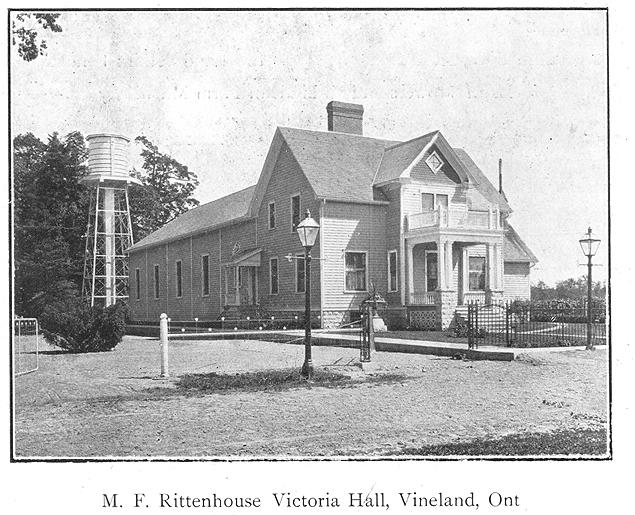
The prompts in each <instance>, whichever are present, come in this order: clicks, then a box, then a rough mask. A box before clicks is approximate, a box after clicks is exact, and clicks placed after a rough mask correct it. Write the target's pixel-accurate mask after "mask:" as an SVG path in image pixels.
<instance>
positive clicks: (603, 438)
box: [388, 427, 607, 457]
mask: <svg viewBox="0 0 635 515" xmlns="http://www.w3.org/2000/svg"><path fill="white" fill-rule="evenodd" d="M606 454H607V432H606V428H605V427H600V428H591V429H574V430H560V431H553V432H551V433H520V434H512V435H507V436H503V437H501V438H495V439H475V440H471V441H467V442H458V443H451V444H444V445H428V446H423V447H404V448H402V449H399V450H397V451H394V452H391V453H389V454H388V455H392V456H403V455H409V456H558V455H563V456H567V457H571V455H585V456H588V455H592V456H602V455H606Z"/></svg>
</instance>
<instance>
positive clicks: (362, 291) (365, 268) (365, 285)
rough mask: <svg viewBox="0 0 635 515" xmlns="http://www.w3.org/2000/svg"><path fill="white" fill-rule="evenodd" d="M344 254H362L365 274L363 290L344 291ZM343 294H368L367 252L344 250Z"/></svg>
mask: <svg viewBox="0 0 635 515" xmlns="http://www.w3.org/2000/svg"><path fill="white" fill-rule="evenodd" d="M346 254H364V272H365V279H366V280H365V281H364V282H365V283H366V284H364V288H365V289H364V290H348V289H346V272H347V270H346ZM343 258H344V293H364V292H366V293H368V275H369V274H368V251H367V250H354V249H349V250H344V256H343Z"/></svg>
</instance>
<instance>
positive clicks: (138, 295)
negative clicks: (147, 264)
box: [134, 268, 141, 300]
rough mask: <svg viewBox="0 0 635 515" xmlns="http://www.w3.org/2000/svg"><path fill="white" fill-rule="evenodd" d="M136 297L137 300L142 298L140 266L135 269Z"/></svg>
mask: <svg viewBox="0 0 635 515" xmlns="http://www.w3.org/2000/svg"><path fill="white" fill-rule="evenodd" d="M134 284H135V297H136V299H137V300H139V299H140V298H141V273H140V271H139V269H138V268H135V270H134Z"/></svg>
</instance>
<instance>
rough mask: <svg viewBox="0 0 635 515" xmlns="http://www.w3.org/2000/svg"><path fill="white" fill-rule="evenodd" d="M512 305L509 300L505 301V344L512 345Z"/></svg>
mask: <svg viewBox="0 0 635 515" xmlns="http://www.w3.org/2000/svg"><path fill="white" fill-rule="evenodd" d="M510 312H511V305H510V303H509V302H506V303H505V345H507V346H508V347H511V343H510V341H509V317H510V316H511V313H510Z"/></svg>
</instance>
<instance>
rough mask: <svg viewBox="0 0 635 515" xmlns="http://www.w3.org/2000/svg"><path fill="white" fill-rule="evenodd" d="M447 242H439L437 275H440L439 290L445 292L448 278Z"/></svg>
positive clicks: (440, 240)
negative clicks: (446, 261)
mask: <svg viewBox="0 0 635 515" xmlns="http://www.w3.org/2000/svg"><path fill="white" fill-rule="evenodd" d="M445 257H446V256H445V240H442V239H439V240H438V242H437V275H438V278H439V279H438V281H439V284H438V289H439V290H442V291H443V290H445V289H446V288H447V286H446V276H447V268H446V266H447V265H446V264H445Z"/></svg>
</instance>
